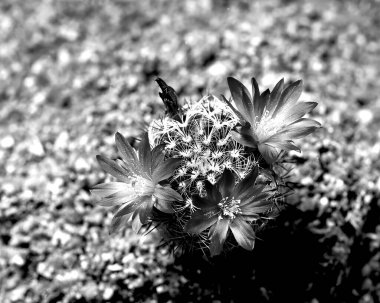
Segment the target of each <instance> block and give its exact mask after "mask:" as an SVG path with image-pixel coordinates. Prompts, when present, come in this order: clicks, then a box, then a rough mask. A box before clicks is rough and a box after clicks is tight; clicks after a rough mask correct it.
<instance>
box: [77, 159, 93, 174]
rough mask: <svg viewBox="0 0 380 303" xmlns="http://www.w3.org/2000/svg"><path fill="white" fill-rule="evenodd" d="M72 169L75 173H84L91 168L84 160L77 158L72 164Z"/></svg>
mask: <svg viewBox="0 0 380 303" xmlns="http://www.w3.org/2000/svg"><path fill="white" fill-rule="evenodd" d="M74 168H75V170H76V171H77V172H86V171H89V170H90V169H91V166H90V164H89V163H88V162H87V161H86V160H85V159H83V158H78V159H77V160H76V161H75V163H74Z"/></svg>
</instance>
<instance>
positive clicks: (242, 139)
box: [230, 130, 257, 148]
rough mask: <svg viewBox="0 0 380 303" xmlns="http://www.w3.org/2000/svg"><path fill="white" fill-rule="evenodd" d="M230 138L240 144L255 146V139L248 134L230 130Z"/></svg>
mask: <svg viewBox="0 0 380 303" xmlns="http://www.w3.org/2000/svg"><path fill="white" fill-rule="evenodd" d="M230 134H231V137H232V139H234V140H235V141H236V142H237V143H240V144H241V145H244V146H248V147H253V148H257V141H255V139H254V138H253V137H252V136H248V135H245V134H242V133H238V132H237V131H235V130H232V131H230Z"/></svg>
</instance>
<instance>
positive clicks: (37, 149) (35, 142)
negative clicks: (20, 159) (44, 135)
mask: <svg viewBox="0 0 380 303" xmlns="http://www.w3.org/2000/svg"><path fill="white" fill-rule="evenodd" d="M28 151H29V152H30V153H31V154H32V155H34V156H37V157H42V156H43V155H44V154H45V150H44V147H43V145H42V143H41V141H40V139H39V138H38V137H35V138H33V139H32V140H31V142H29V144H28Z"/></svg>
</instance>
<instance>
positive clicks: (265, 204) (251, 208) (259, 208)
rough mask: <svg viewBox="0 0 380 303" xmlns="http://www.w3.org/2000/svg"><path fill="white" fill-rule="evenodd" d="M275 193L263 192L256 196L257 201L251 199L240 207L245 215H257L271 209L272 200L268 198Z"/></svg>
mask: <svg viewBox="0 0 380 303" xmlns="http://www.w3.org/2000/svg"><path fill="white" fill-rule="evenodd" d="M272 196H273V195H270V194H263V195H261V196H260V197H256V201H251V202H250V203H247V204H245V205H241V206H240V209H241V211H242V214H243V215H246V216H249V215H257V214H262V213H265V212H267V211H269V210H270V209H271V208H272V207H273V203H272V201H270V200H268V199H269V198H270V197H272Z"/></svg>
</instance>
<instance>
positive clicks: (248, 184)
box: [234, 166, 259, 197]
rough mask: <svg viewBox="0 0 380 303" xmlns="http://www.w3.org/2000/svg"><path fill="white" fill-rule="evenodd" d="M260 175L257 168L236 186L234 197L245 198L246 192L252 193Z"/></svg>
mask: <svg viewBox="0 0 380 303" xmlns="http://www.w3.org/2000/svg"><path fill="white" fill-rule="evenodd" d="M258 174H259V169H258V167H257V166H255V167H254V168H253V169H252V171H251V172H250V173H249V174H248V175H247V176H246V177H245V178H244V179H243V180H241V181H240V182H239V183H238V184H237V185H236V186H235V189H234V195H235V196H236V197H240V196H244V195H245V193H246V191H250V190H251V189H252V188H255V186H254V184H255V182H256V178H257V176H258Z"/></svg>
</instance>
